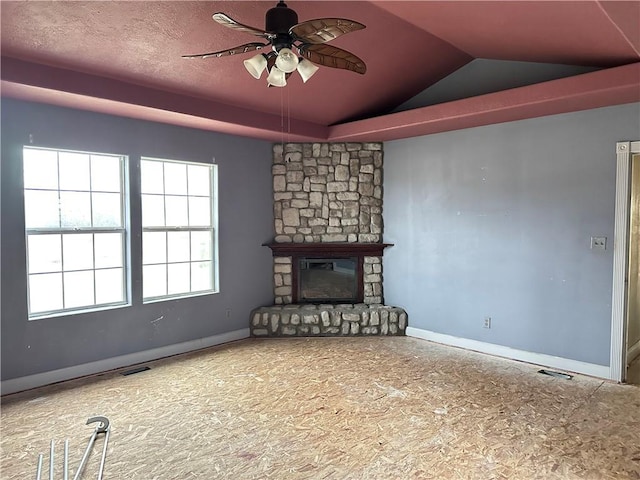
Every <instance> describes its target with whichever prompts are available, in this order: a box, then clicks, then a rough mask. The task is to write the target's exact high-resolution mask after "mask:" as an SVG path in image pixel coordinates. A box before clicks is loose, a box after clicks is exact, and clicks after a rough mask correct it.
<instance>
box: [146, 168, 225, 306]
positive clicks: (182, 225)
mask: <svg viewBox="0 0 640 480" xmlns="http://www.w3.org/2000/svg"><path fill="white" fill-rule="evenodd" d="M140 176H141V194H142V264H143V267H142V269H143V271H142V292H143V293H142V296H143V300H144V301H154V300H160V299H166V298H176V297H182V296H189V295H194V294H200V293H211V292H214V291H216V282H215V278H216V275H215V274H216V268H215V262H214V260H215V258H216V256H215V250H216V241H215V240H216V232H215V228H214V226H215V213H216V212H215V167H214V166H213V165H205V164H198V163H188V162H179V161H173V160H158V159H153V158H143V159H142V160H141V162H140Z"/></svg>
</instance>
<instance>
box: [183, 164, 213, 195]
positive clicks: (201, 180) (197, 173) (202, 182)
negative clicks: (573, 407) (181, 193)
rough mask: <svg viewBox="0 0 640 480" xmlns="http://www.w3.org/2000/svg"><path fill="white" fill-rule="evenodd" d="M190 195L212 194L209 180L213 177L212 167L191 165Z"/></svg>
mask: <svg viewBox="0 0 640 480" xmlns="http://www.w3.org/2000/svg"><path fill="white" fill-rule="evenodd" d="M188 168H189V195H203V196H206V197H208V196H209V195H211V190H210V186H209V180H210V178H211V168H210V167H200V166H197V165H189V166H188Z"/></svg>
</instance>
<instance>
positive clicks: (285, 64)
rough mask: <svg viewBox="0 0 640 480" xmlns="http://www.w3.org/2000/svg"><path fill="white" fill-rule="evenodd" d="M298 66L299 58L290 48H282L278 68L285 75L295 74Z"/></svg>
mask: <svg viewBox="0 0 640 480" xmlns="http://www.w3.org/2000/svg"><path fill="white" fill-rule="evenodd" d="M297 66H298V57H297V56H296V54H295V53H293V52H292V51H291V49H290V48H282V49H280V52H279V53H278V58H276V67H278V68H279V69H280V70H282V71H283V72H285V73H291V72H293V71H294V70H295V69H296V67H297Z"/></svg>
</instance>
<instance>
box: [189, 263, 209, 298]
mask: <svg viewBox="0 0 640 480" xmlns="http://www.w3.org/2000/svg"><path fill="white" fill-rule="evenodd" d="M212 288H213V262H194V263H192V264H191V291H192V292H199V291H203V290H211V289H212Z"/></svg>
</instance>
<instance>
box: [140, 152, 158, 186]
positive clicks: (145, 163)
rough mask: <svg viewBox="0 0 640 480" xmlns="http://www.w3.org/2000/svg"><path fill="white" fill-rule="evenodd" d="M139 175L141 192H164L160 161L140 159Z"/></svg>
mask: <svg viewBox="0 0 640 480" xmlns="http://www.w3.org/2000/svg"><path fill="white" fill-rule="evenodd" d="M140 177H141V192H142V193H164V176H163V174H162V162H154V161H150V160H142V161H140Z"/></svg>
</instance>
